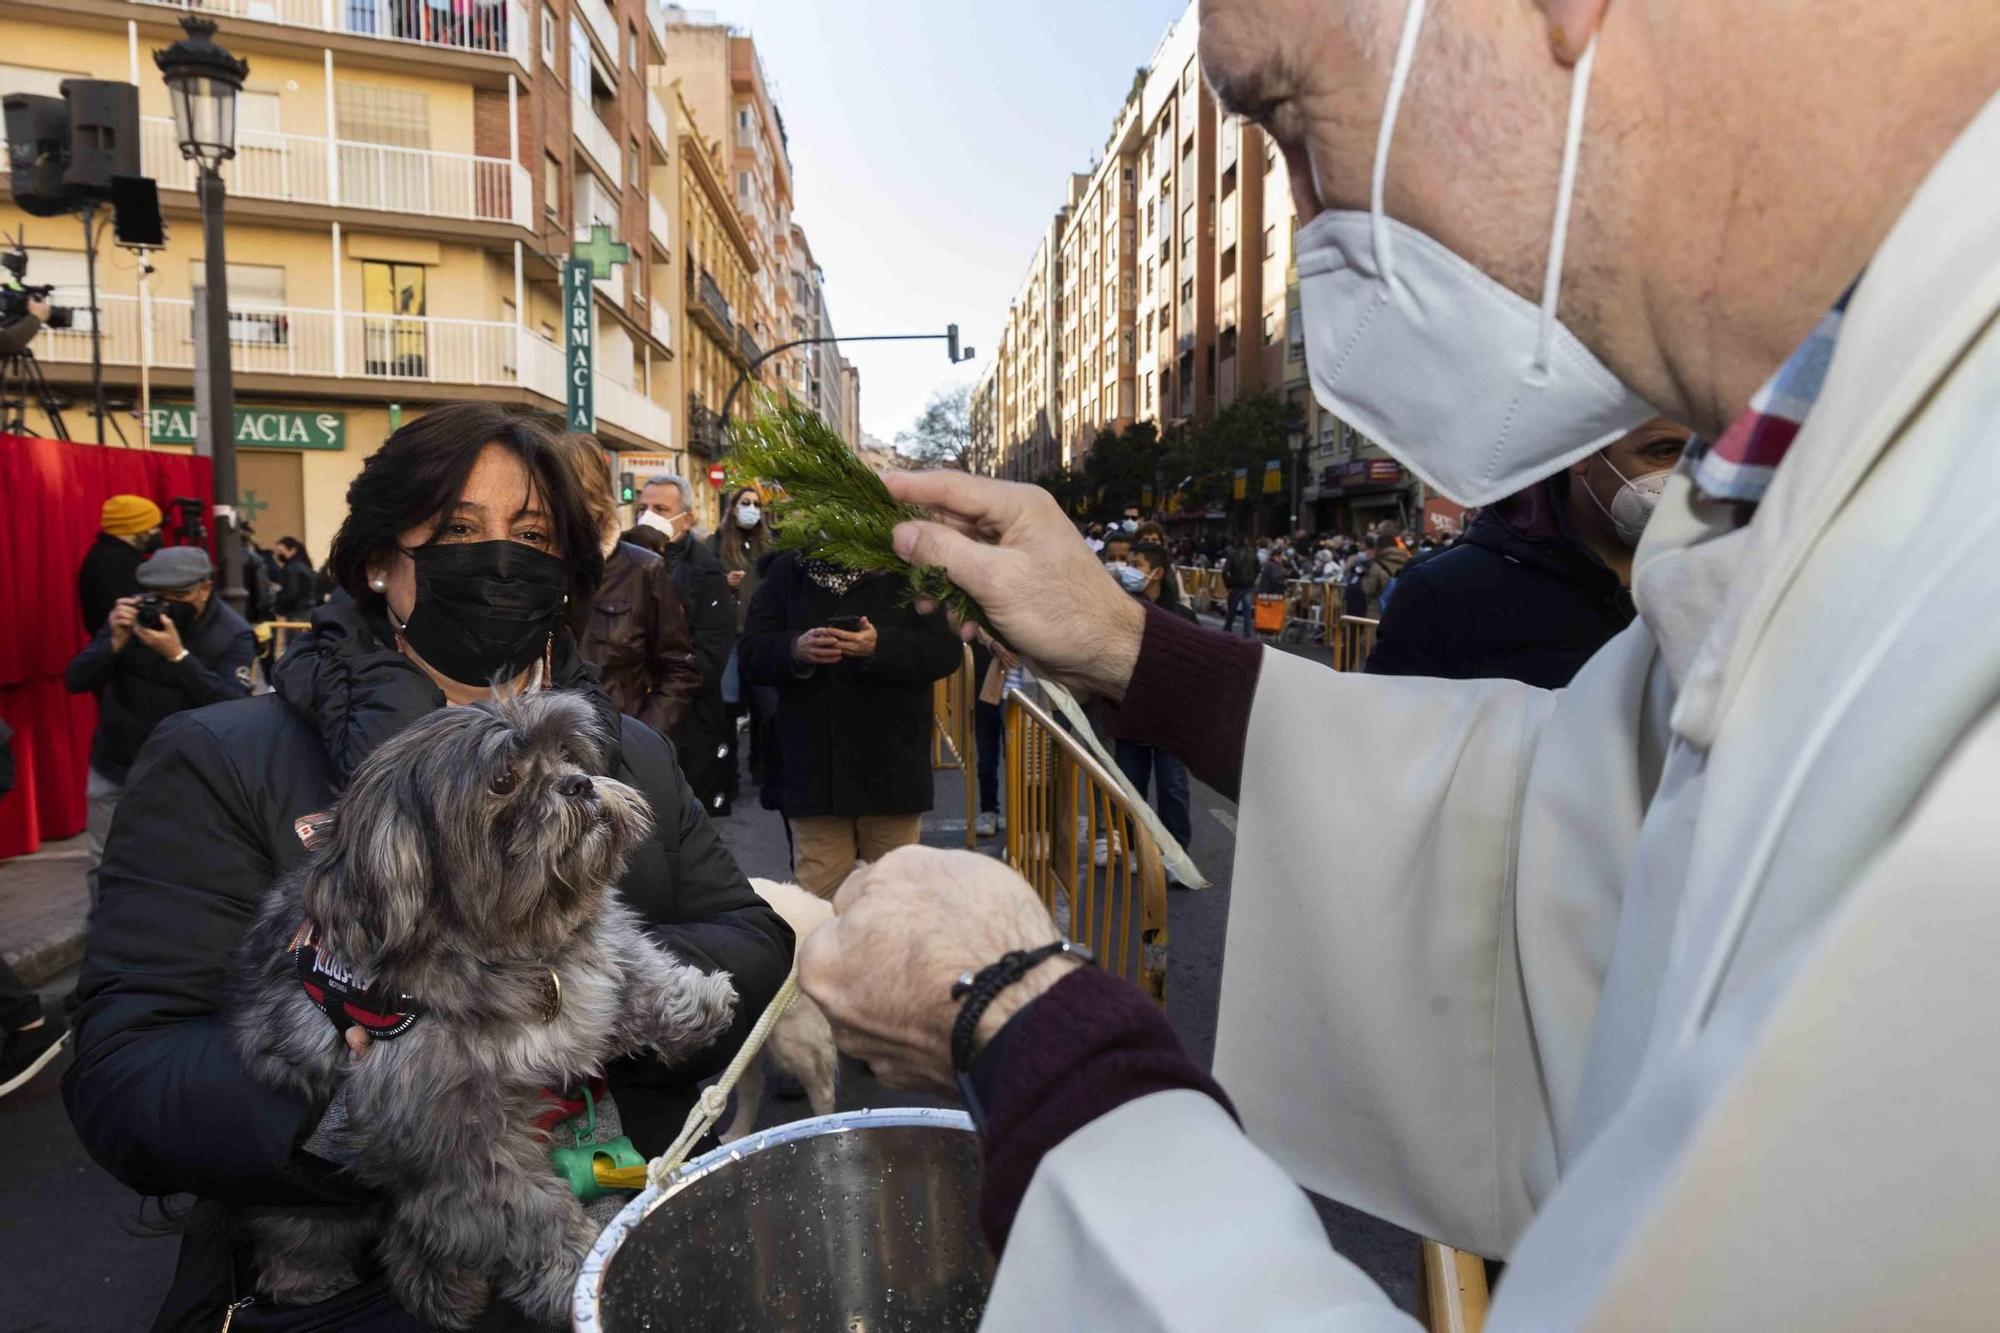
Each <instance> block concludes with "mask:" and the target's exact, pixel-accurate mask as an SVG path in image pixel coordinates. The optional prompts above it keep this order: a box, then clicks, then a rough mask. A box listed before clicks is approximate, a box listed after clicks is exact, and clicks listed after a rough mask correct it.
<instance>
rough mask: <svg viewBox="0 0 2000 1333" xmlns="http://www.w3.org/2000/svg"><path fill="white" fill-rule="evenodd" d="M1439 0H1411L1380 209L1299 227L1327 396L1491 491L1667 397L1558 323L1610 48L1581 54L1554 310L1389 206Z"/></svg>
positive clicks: (1469, 486)
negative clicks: (1411, 90) (1637, 383)
mask: <svg viewBox="0 0 2000 1333" xmlns="http://www.w3.org/2000/svg"><path fill="white" fill-rule="evenodd" d="M1424 5H1425V0H1409V9H1408V11H1407V13H1406V14H1405V16H1404V20H1403V36H1402V40H1401V42H1400V43H1399V44H1398V46H1397V48H1396V64H1395V67H1394V69H1393V70H1392V71H1391V72H1390V75H1389V95H1388V98H1387V100H1386V103H1385V105H1384V106H1383V109H1382V124H1381V128H1380V130H1379V132H1378V133H1377V136H1376V140H1375V171H1374V180H1373V185H1372V196H1371V204H1370V210H1371V211H1369V212H1367V213H1359V212H1344V211H1329V212H1325V213H1322V214H1320V215H1319V216H1318V217H1316V218H1314V219H1313V220H1312V221H1311V222H1309V223H1307V224H1306V225H1305V226H1304V227H1302V228H1300V229H1299V235H1298V242H1297V246H1298V270H1299V294H1300V303H1301V305H1302V307H1303V313H1304V321H1305V334H1306V366H1307V369H1308V370H1309V371H1310V372H1311V375H1312V385H1313V393H1314V395H1315V396H1316V397H1317V398H1318V399H1319V401H1320V404H1321V406H1323V407H1325V408H1326V409H1327V410H1328V411H1329V412H1332V413H1334V414H1335V415H1337V416H1338V417H1340V418H1341V420H1343V421H1345V422H1347V423H1348V424H1349V425H1351V426H1353V427H1354V428H1355V429H1356V430H1359V431H1360V432H1361V433H1362V434H1364V435H1366V436H1369V437H1370V438H1372V439H1375V440H1378V441H1380V442H1381V444H1382V446H1383V447H1384V448H1385V449H1387V450H1388V451H1389V452H1390V453H1392V454H1394V455H1395V456H1396V457H1397V458H1398V459H1399V460H1401V461H1402V462H1403V464H1404V465H1405V466H1407V467H1408V468H1409V469H1410V470H1411V471H1412V472H1414V473H1416V474H1417V475H1418V476H1419V477H1422V478H1423V479H1424V480H1425V481H1426V482H1428V483H1430V485H1431V486H1433V487H1434V488H1436V489H1437V490H1440V491H1442V492H1444V494H1446V495H1447V496H1449V497H1451V498H1452V499H1454V500H1457V501H1458V502H1459V503H1461V504H1467V505H1483V504H1490V503H1492V502H1493V501H1495V500H1498V499H1500V498H1501V497H1502V496H1505V495H1511V494H1513V493H1514V492H1515V491H1518V490H1521V489H1523V488H1524V487H1526V486H1527V485H1528V484H1529V483H1531V482H1533V481H1536V480H1538V479H1540V478H1542V477H1546V476H1549V475H1550V474H1551V473H1554V472H1557V471H1560V470H1561V469H1562V468H1564V467H1567V466H1568V465H1570V464H1571V463H1574V462H1576V461H1577V460H1578V459H1579V458H1582V457H1584V456H1585V455H1587V454H1590V453H1594V452H1595V451H1597V450H1598V449H1601V448H1603V447H1604V446H1605V445H1606V444H1608V443H1610V442H1611V441H1612V440H1615V439H1617V438H1618V437H1619V436H1621V435H1623V434H1625V433H1626V432H1628V431H1630V430H1632V429H1634V428H1635V427H1637V426H1639V425H1640V424H1642V423H1644V422H1646V421H1649V420H1651V419H1652V418H1653V417H1654V416H1656V415H1657V413H1655V412H1654V411H1653V409H1652V408H1651V407H1650V406H1648V405H1647V404H1646V403H1645V402H1644V401H1643V400H1641V399H1640V398H1639V397H1638V396H1637V395H1636V394H1634V393H1633V392H1632V391H1631V390H1630V389H1627V388H1626V387H1625V385H1624V384H1623V383H1622V382H1621V381H1620V380H1619V379H1618V377H1617V376H1615V375H1613V374H1612V373H1611V372H1610V371H1609V370H1607V369H1605V367H1604V366H1603V364H1602V363H1600V362H1599V361H1598V360H1597V358H1596V357H1595V356H1593V355H1592V354H1591V353H1590V350H1589V349H1588V348H1586V347H1585V346H1584V345H1583V344H1582V343H1581V342H1579V341H1577V339H1576V337H1575V335H1574V334H1572V333H1570V331H1569V330H1568V329H1566V328H1564V327H1563V326H1562V325H1561V324H1560V323H1558V322H1557V320H1556V313H1555V312H1556V300H1557V296H1558V294H1559V292H1560V290H1561V286H1562V261H1563V247H1564V245H1565V243H1566V241H1567V238H1568V232H1569V211H1570V197H1571V194H1572V193H1573V191H1574V189H1575V185H1576V158H1577V146H1578V143H1579V141H1580V139H1581V136H1582V133H1583V112H1584V105H1585V101H1586V96H1587V93H1588V91H1589V88H1590V72H1591V67H1592V64H1593V63H1594V57H1595V54H1596V45H1595V43H1593V44H1592V45H1591V47H1590V48H1589V49H1587V50H1585V52H1584V55H1583V59H1582V60H1580V61H1578V62H1577V66H1576V73H1575V76H1574V80H1573V82H1572V84H1571V91H1570V104H1569V128H1568V131H1567V133H1566V135H1565V137H1564V142H1563V161H1562V181H1561V185H1560V187H1559V189H1558V194H1557V200H1556V219H1555V232H1554V235H1553V236H1552V237H1551V238H1550V241H1549V256H1548V268H1547V271H1546V273H1545V274H1544V277H1543V283H1542V304H1541V307H1540V308H1539V309H1537V308H1536V307H1535V306H1533V305H1531V304H1529V303H1528V302H1527V301H1524V300H1522V299H1521V298H1520V297H1519V296H1516V295H1515V294H1514V293H1513V292H1511V291H1509V290H1507V288H1505V287H1503V286H1502V285H1501V284H1500V283H1499V282H1497V281H1495V280H1494V279H1493V278H1491V277H1489V276H1488V275H1487V274H1485V273H1484V272H1482V271H1480V270H1479V269H1478V268H1476V267H1474V266H1473V265H1472V264H1470V263H1468V262H1466V261H1465V260H1464V259H1462V258H1460V257H1459V256H1458V255H1456V254H1454V253H1452V252H1451V251H1450V250H1448V249H1446V248H1445V247H1444V246H1442V245H1440V244H1439V243H1438V242H1436V241H1434V240H1432V239H1431V238H1430V237H1429V236H1426V235H1425V234H1424V233H1422V232H1420V231H1417V230H1415V229H1414V228H1411V227H1407V226H1405V225H1403V224H1402V223H1400V222H1397V221H1395V220H1394V219H1392V218H1389V217H1386V216H1384V214H1383V212H1382V198H1383V185H1384V182H1385V180H1386V179H1387V174H1388V165H1389V141H1390V138H1391V134H1392V131H1393V130H1394V129H1395V123H1396V110H1397V108H1398V107H1399V106H1400V105H1401V103H1402V100H1403V86H1404V84H1405V83H1406V82H1407V81H1408V79H1409V74H1410V66H1411V64H1412V62H1413V61H1414V59H1415V55H1416V47H1417V33H1418V31H1419V29H1421V28H1422V26H1423V17H1424Z"/></svg>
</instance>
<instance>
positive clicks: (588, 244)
mask: <svg viewBox="0 0 2000 1333" xmlns="http://www.w3.org/2000/svg"><path fill="white" fill-rule="evenodd" d="M569 257H570V258H571V259H586V260H589V261H590V277H591V281H593V282H603V281H604V280H605V279H606V278H609V277H610V276H611V266H612V265H613V264H629V263H631V262H632V247H631V246H629V245H627V244H625V242H623V241H614V240H612V239H611V228H610V227H608V226H606V225H605V224H604V223H602V222H593V223H591V224H590V239H589V240H587V241H577V242H575V243H573V244H572V245H571V246H570V248H569Z"/></svg>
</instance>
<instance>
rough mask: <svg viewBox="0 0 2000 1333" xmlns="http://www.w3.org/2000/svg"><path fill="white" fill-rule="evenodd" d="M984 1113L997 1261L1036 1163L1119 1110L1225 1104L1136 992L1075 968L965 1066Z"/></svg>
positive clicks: (989, 1236) (989, 1213)
mask: <svg viewBox="0 0 2000 1333" xmlns="http://www.w3.org/2000/svg"><path fill="white" fill-rule="evenodd" d="M972 1082H973V1089H974V1091H975V1092H976V1093H977V1094H978V1096H979V1100H980V1102H981V1104H982V1105H984V1107H985V1108H986V1136H985V1139H984V1140H983V1142H982V1145H981V1149H982V1153H983V1156H984V1159H985V1181H984V1185H983V1187H982V1190H981V1194H980V1200H979V1223H980V1228H981V1229H982V1230H983V1231H984V1232H985V1233H986V1243H987V1244H988V1245H989V1246H991V1247H992V1250H993V1253H995V1254H999V1253H1000V1251H1001V1250H1002V1249H1003V1248H1005V1246H1006V1244H1007V1232H1008V1231H1009V1230H1010V1229H1011V1228H1012V1227H1013V1225H1014V1214H1015V1212H1016V1211H1017V1210H1019V1208H1020V1206H1021V1199H1022V1196H1024V1195H1025V1194H1027V1192H1028V1182H1029V1181H1031V1180H1033V1179H1034V1177H1035V1168H1036V1167H1038V1166H1040V1165H1041V1163H1042V1158H1043V1157H1044V1156H1046V1155H1047V1154H1048V1153H1049V1151H1050V1150H1051V1149H1053V1148H1054V1147H1055V1146H1056V1145H1057V1144H1059V1143H1061V1142H1062V1141H1063V1140H1064V1139H1066V1138H1068V1137H1069V1136H1070V1135H1071V1134H1074V1133H1075V1132H1076V1131H1077V1130H1079V1129H1082V1128H1083V1127H1084V1126H1085V1125H1087V1124H1089V1123H1090V1122H1091V1121H1093V1120H1095V1119H1097V1118H1098V1117H1099V1116H1102V1115H1105V1114H1106V1113H1108V1112H1110V1111H1114V1110H1116V1109H1117V1108H1118V1107H1120V1106H1123V1105H1124V1104H1125V1103H1126V1102H1129V1101H1136V1100H1137V1099H1139V1098H1141V1097H1144V1096H1147V1095H1149V1094H1151V1093H1155V1092H1170V1091H1172V1090H1174V1089H1176V1088H1187V1089H1191V1090H1193V1091H1195V1092H1204V1093H1207V1094H1208V1095H1209V1096H1211V1097H1213V1098H1215V1100H1216V1101H1218V1102H1220V1103H1221V1104H1222V1106H1223V1109H1224V1110H1227V1111H1228V1112H1229V1113H1230V1114H1231V1115H1232V1116H1233V1115H1235V1114H1236V1108H1234V1107H1233V1106H1231V1105H1230V1104H1229V1098H1228V1097H1227V1096H1225V1095H1224V1094H1223V1091H1222V1089H1221V1088H1220V1087H1219V1086H1217V1084H1216V1082H1215V1080H1214V1079H1212V1078H1210V1077H1209V1076H1208V1075H1207V1074H1205V1073H1203V1072H1202V1071H1201V1069H1200V1068H1199V1067H1197V1066H1196V1065H1195V1063H1194V1061H1192V1060H1190V1059H1188V1057H1187V1053H1186V1052H1185V1051H1183V1050H1182V1049H1181V1043H1180V1039H1179V1038H1177V1037H1175V1036H1174V1030H1173V1029H1172V1028H1171V1027H1169V1026H1168V1025H1167V1016H1166V1014H1165V1013H1164V1012H1163V1011H1162V1010H1161V1009H1160V1007H1159V1006H1158V1005H1156V1004H1154V1003H1153V1002H1152V1001H1151V1000H1148V999H1147V998H1146V997H1145V995H1144V994H1143V993H1142V992H1141V991H1140V990H1139V988H1138V987H1136V986H1133V985H1131V984H1129V983H1127V982H1123V981H1119V980H1117V979H1116V978H1113V977H1108V976H1106V975H1105V974H1104V973H1102V972H1100V971H1098V970H1097V969H1096V968H1094V967H1079V968H1077V969H1076V970H1075V971H1074V972H1071V973H1070V974H1069V975H1068V976H1066V977H1064V978H1063V979H1062V980H1061V981H1059V982H1057V983H1056V984H1055V985H1054V986H1051V987H1050V988H1049V989H1048V991H1047V993H1045V994H1044V995H1042V996H1041V997H1040V998H1039V999H1037V1000H1035V1001H1034V1002H1033V1003H1031V1004H1029V1005H1028V1006H1027V1007H1025V1008H1023V1009H1022V1010H1021V1011H1020V1012H1019V1013H1017V1014H1015V1015H1014V1016H1013V1017H1012V1018H1010V1019H1008V1020H1007V1023H1006V1026H1004V1027H1002V1028H1001V1029H1000V1031H998V1032H997V1033H995V1034H994V1035H993V1039H992V1040H991V1041H989V1042H987V1043H986V1046H985V1047H984V1049H982V1050H981V1051H980V1052H979V1056H978V1058H977V1059H975V1060H974V1061H973V1063H972Z"/></svg>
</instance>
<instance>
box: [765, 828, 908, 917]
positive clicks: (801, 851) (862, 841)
mask: <svg viewBox="0 0 2000 1333" xmlns="http://www.w3.org/2000/svg"><path fill="white" fill-rule="evenodd" d="M923 831H924V817H923V816H922V815H863V816H861V818H859V819H841V818H838V817H836V816H832V815H814V816H811V817H809V818H804V819H794V820H793V821H792V865H793V868H794V869H795V870H796V872H797V874H798V877H799V887H800V888H802V889H804V890H805V891H806V892H808V893H816V894H818V895H819V896H820V897H822V898H831V897H833V895H834V893H835V892H836V891H837V890H838V889H839V888H840V886H841V884H842V883H843V882H844V881H845V880H846V879H847V877H848V876H849V875H850V874H852V873H853V871H854V863H855V862H856V861H879V860H881V859H882V857H883V856H884V855H885V854H886V853H888V852H892V851H894V850H895V849H896V848H898V847H907V846H909V845H910V844H911V843H913V842H916V841H918V840H919V839H920V838H921V837H922V836H923Z"/></svg>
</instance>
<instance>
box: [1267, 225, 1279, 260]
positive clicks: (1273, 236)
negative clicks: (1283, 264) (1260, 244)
mask: <svg viewBox="0 0 2000 1333" xmlns="http://www.w3.org/2000/svg"><path fill="white" fill-rule="evenodd" d="M1277 246H1278V229H1277V228H1276V227H1266V228H1264V258H1266V259H1270V258H1273V257H1274V256H1276V255H1277V253H1278V249H1277Z"/></svg>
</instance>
